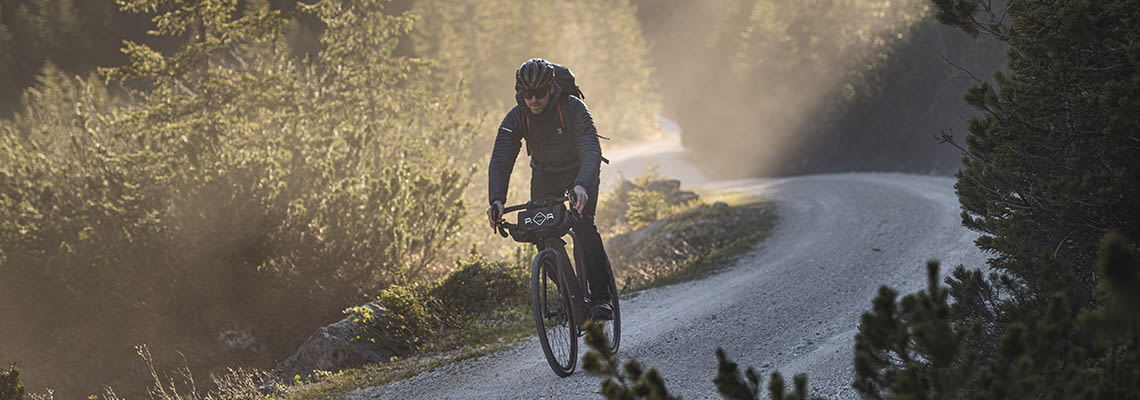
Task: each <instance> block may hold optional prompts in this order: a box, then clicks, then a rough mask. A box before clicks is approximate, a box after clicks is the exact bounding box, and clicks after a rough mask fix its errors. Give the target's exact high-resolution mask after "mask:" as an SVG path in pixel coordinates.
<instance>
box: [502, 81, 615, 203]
mask: <svg viewBox="0 0 1140 400" xmlns="http://www.w3.org/2000/svg"><path fill="white" fill-rule="evenodd" d="M551 99H558V101H557V102H554V101H552V102H551V103H550V105H548V106H547V107H546V110H543V112H542V114H539V115H535V114H533V113H531V112H530V108H528V107H527V106H526V102H525V101H524V100H523V98H522V94H521V93H515V101H516V102H517V103H518V104H517V105H515V107H514V108H511V111H510V112H507V116H506V117H504V118H503V122H502V124H500V125H499V132H498V134H497V135H496V136H495V147H494V150H492V151H491V165H490V166H489V167H488V169H487V178H488V184H487V189H488V194H487V197H488V199H489V203H494V202H495V201H496V200H498V201H502V202H503V203H504V204H505V203H506V199H507V184H508V183H509V182H510V178H511V170H513V169H514V166H515V159H517V158H518V154H519V150H520V149H521V148H522V141H523V140H526V144H527V148H528V149H529V152H530V153H531V154H530V155H531V162H530V165H531V168H533V169H534V170H535V171H534V172H535V174H538V173H551V174H553V173H563V172H568V171H570V170H573V169H577V170H578V177H577V178H576V179H574V184H575V185H582V186H584V187H587V188H589V187H590V185H591V184H594V183H596V182H597V181H598V174H599V173H600V171H601V162H602V148H601V145H600V144H599V143H598V134H597V133H598V130H597V128H595V127H594V119H593V118H592V117H590V110H589V109H588V108H586V103H584V102H582V100H581V99H579V98H577V97H574V96H563V95H562V87H561V86H559V85H558V83H557V82H555V83H554V93H553V94H552V96H551ZM560 108H561V110H562V115H561V120H560V117H559V112H558V111H559V109H560ZM527 117H529V119H530V129H529V131H528V129H527V127H526V126H527ZM563 125H565V126H566V129H565V131H564V130H563V128H562V127H563ZM524 135H525V136H527V137H525V138H524ZM567 189H569V188H567Z"/></svg>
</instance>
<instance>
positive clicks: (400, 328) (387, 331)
mask: <svg viewBox="0 0 1140 400" xmlns="http://www.w3.org/2000/svg"><path fill="white" fill-rule="evenodd" d="M457 264H458V265H457V266H456V269H455V270H453V271H452V272H451V273H450V274H448V275H447V276H446V277H444V278H443V279H441V280H439V281H436V282H432V283H428V284H419V283H414V284H409V285H395V286H392V287H390V288H388V289H385V290H384V291H382V292H381V293H380V296H379V297H378V299H377V300H378V304H379V305H380V306H381V307H382V308H383V309H384V310H385V313H384V314H383V315H377V314H376V313H375V312H374V310H373V308H371V307H369V306H358V307H352V308H349V309H347V310H345V312H346V313H349V314H351V315H352V316H353V323H354V324H356V325H357V326H358V327H360V328H361V329H362V330H363V331H364V332H365V333H366V334H367V337H363V338H360V339H363V340H372V341H375V342H378V343H381V344H383V345H386V346H389V347H390V348H391V349H392V350H395V351H396V352H398V353H401V354H403V353H406V352H409V351H411V350H413V349H416V348H417V346H418V345H419V344H422V343H424V342H425V341H427V340H428V339H429V338H430V337H431V336H432V335H436V334H439V333H442V332H444V331H463V330H467V329H470V328H471V325H472V324H473V323H475V322H476V320H478V319H482V318H489V317H490V316H492V315H494V312H495V311H496V310H503V309H510V308H520V307H525V306H526V305H527V304H529V296H530V280H529V276H530V275H529V271H528V270H527V269H526V268H521V267H518V266H517V265H515V266H512V265H508V264H506V263H501V262H500V263H492V262H490V261H488V260H486V259H485V258H482V257H478V256H471V257H469V258H467V259H465V260H461V261H459V262H458V263H457ZM516 264H517V263H516Z"/></svg>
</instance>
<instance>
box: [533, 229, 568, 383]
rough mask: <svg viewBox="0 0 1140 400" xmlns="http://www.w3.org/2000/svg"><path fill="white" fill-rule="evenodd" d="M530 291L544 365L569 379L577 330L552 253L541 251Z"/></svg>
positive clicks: (556, 262)
mask: <svg viewBox="0 0 1140 400" xmlns="http://www.w3.org/2000/svg"><path fill="white" fill-rule="evenodd" d="M530 291H531V300H532V302H533V305H534V323H535V327H536V328H538V341H539V343H541V344H542V352H543V353H544V354H546V361H547V362H548V363H550V368H551V369H553V370H554V373H555V374H558V376H561V377H566V376H570V374H572V373H574V367H575V364H577V362H578V326H577V325H576V324H574V311H573V307H571V306H570V294H569V293H568V292H567V289H566V287H564V286H562V285H560V284H559V281H558V261H557V258H556V257H555V254H554V251H552V250H543V251H541V252H539V253H538V256H535V258H534V265H533V267H532V269H531V281H530Z"/></svg>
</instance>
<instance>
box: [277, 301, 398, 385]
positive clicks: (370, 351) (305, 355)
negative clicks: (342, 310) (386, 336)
mask: <svg viewBox="0 0 1140 400" xmlns="http://www.w3.org/2000/svg"><path fill="white" fill-rule="evenodd" d="M365 307H368V308H371V309H372V312H373V313H376V314H375V315H377V317H380V318H382V317H383V313H384V311H385V310H384V309H383V308H382V307H380V306H379V305H377V304H374V303H369V304H366V305H365ZM363 336H364V332H363V331H361V330H360V328H358V327H357V326H356V325H355V324H353V323H352V317H351V316H350V317H347V318H345V319H342V320H340V321H338V322H336V323H334V324H331V325H328V326H325V327H322V328H320V329H317V331H316V332H313V335H312V336H309V339H307V340H305V343H304V344H302V345H301V347H300V348H298V349H297V351H296V352H294V353H293V355H291V356H289V358H288V359H286V360H285V362H283V363H281V364H280V365H278V366H277V368H274V369H273V375H274V376H275V377H277V378H278V379H281V380H282V381H283V382H293V380H294V378H295V377H297V376H300V377H301V379H308V378H309V377H310V376H311V375H312V374H313V371H318V370H320V371H334V372H335V371H340V370H343V369H348V368H358V367H361V366H363V365H365V364H375V363H381V362H388V361H389V360H391V359H392V356H394V355H396V353H395V352H394V351H392V350H390V349H387V348H384V346H381V345H379V344H377V343H374V342H372V341H367V340H354V339H355V338H357V337H363Z"/></svg>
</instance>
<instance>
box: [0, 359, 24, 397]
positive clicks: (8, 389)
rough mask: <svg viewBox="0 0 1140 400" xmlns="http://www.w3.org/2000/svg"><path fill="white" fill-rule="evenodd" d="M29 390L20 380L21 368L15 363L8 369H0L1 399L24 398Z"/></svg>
mask: <svg viewBox="0 0 1140 400" xmlns="http://www.w3.org/2000/svg"><path fill="white" fill-rule="evenodd" d="M25 394H27V391H26V390H25V389H24V384H23V383H22V382H20V369H19V368H16V366H15V365H12V366H9V367H8V370H7V371H0V400H24V395H25Z"/></svg>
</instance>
